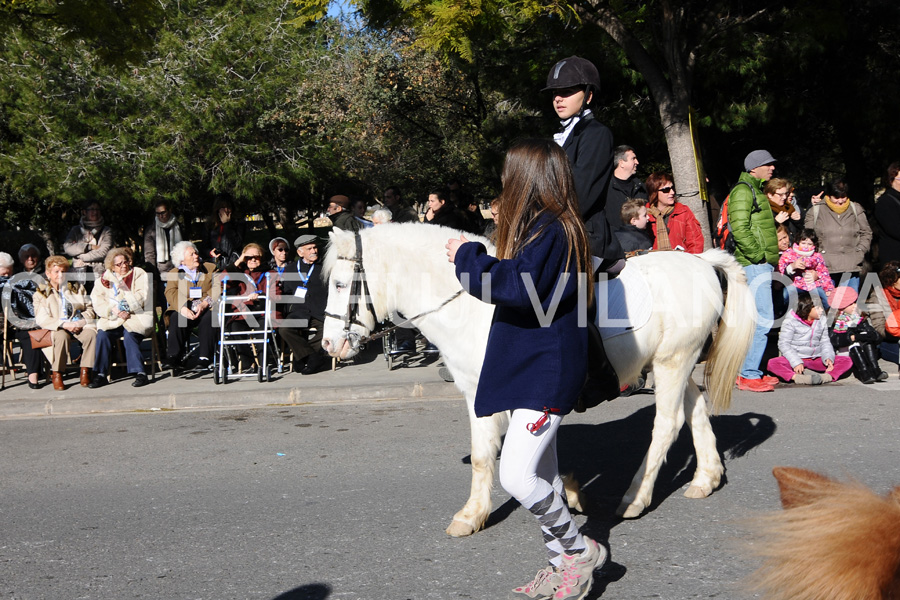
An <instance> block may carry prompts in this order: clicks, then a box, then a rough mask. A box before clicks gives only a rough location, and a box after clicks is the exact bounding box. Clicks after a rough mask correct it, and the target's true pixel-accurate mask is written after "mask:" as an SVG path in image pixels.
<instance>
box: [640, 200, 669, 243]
mask: <svg viewBox="0 0 900 600" xmlns="http://www.w3.org/2000/svg"><path fill="white" fill-rule="evenodd" d="M674 210H675V205H674V204H673V205H672V206H667V207H666V208H664V209H662V210H660V209H659V204H653V205H651V206H650V208H649V209H648V210H647V212H649V213H650V214H651V215H653V216H654V217H656V249H657V250H671V249H672V243H671V242H670V241H669V226H668V225H667V224H666V217H668V216H669V215H670V214H672V211H674Z"/></svg>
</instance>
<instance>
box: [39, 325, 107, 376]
mask: <svg viewBox="0 0 900 600" xmlns="http://www.w3.org/2000/svg"><path fill="white" fill-rule="evenodd" d="M73 337H74V338H75V339H77V340H78V341H79V342H81V347H82V349H83V350H84V352H83V354H82V355H81V361H80V363H79V366H80V367H83V368H85V369H90V368H91V367H93V366H94V354H95V350H94V341H95V340H96V339H97V330H96V329H95V328H93V327H85V328H84V329H82V330H81V333H79V334H77V335H76V334H74V333H71V332H69V331H66V330H65V329H57V330H56V331H54V332H53V335H52V339H53V359H52V360H51V361H50V368H51V369H52V370H54V371H60V372H62V371H65V370H66V365H68V364H69V341H70V340H71V339H72V338H73Z"/></svg>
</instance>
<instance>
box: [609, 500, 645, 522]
mask: <svg viewBox="0 0 900 600" xmlns="http://www.w3.org/2000/svg"><path fill="white" fill-rule="evenodd" d="M642 512H644V507H643V505H641V504H634V503H632V504H620V505H619V508H617V509H616V514H617V515H619V516H620V517H622V518H623V519H637V518H638V517H639V516H641V513H642Z"/></svg>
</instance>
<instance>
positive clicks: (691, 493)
mask: <svg viewBox="0 0 900 600" xmlns="http://www.w3.org/2000/svg"><path fill="white" fill-rule="evenodd" d="M711 493H712V490H711V489H707V488H706V487H704V486H699V485H694V484H691V486H690V487H689V488H688V489H687V490H686V491H685V492H684V497H685V498H706V497H707V496H709V495H710V494H711Z"/></svg>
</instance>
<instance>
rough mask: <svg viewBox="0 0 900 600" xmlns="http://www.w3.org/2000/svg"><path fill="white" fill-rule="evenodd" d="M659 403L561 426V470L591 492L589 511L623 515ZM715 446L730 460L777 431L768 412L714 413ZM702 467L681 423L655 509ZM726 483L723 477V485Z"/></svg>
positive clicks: (658, 487) (606, 516)
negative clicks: (588, 422) (617, 416)
mask: <svg viewBox="0 0 900 600" xmlns="http://www.w3.org/2000/svg"><path fill="white" fill-rule="evenodd" d="M655 413H656V408H655V406H653V405H650V406H645V407H644V408H642V409H640V410H638V411H636V412H635V413H633V414H631V415H630V416H628V417H626V418H624V419H619V420H616V421H610V422H608V423H600V424H597V425H581V424H578V425H566V424H565V422H563V426H562V427H561V428H560V432H559V441H558V452H559V465H560V472H561V473H568V472H572V473H574V475H575V478H576V479H578V481H579V482H580V483H581V485H582V489H583V491H584V492H585V494H586V495H587V497H588V507H587V514H589V515H591V516H596V517H598V518H600V519H601V520H607V521H609V520H612V521H618V517H615V516H614V514H613V513H614V512H615V509H616V507H617V506H618V505H619V501H620V500H621V499H622V496H624V495H625V492H626V491H627V490H628V486H629V485H630V484H631V480H632V478H633V477H634V475H635V473H637V471H638V469H639V468H640V466H641V462H642V460H643V458H644V455H645V454H646V452H647V449H648V448H649V446H650V436H651V432H652V430H653V417H654V415H655ZM710 422H711V424H712V428H713V432H714V433H715V435H716V446H717V447H718V449H719V454H720V455H721V456H722V457H723V458H724V459H726V460H732V459H735V458H740V457H742V456H744V455H745V454H746V453H747V452H748V451H750V450H752V449H753V448H756V447H758V446H760V445H761V444H763V443H764V442H765V441H766V440H767V439H769V438H770V437H771V436H772V434H774V433H775V422H774V421H773V420H772V418H771V417H769V416H768V415H762V414H757V413H744V414H742V415H721V416H717V417H711V418H710ZM696 467H697V460H696V456H695V455H694V445H693V441H692V439H691V434H690V430H689V429H688V428H687V427H682V429H681V431H680V432H679V435H678V439H677V440H676V441H675V443H674V444H672V447H671V448H670V449H669V453H668V456H667V459H666V463H665V464H664V465H663V466H662V468H661V469H660V471H659V477H658V478H657V480H656V485H655V486H654V489H653V501H652V503H651V504H650V506H649V507H648V509H647V511H646V512H651V511H653V510H655V509H656V508H657V507H658V506H659V505H660V504H661V503H662V502H663V501H664V500H665V499H666V498H668V497H669V496H671V495H672V494H673V493H675V492H677V491H679V490H680V489H681V488H682V487H684V486H685V485H687V484H688V483H690V481H691V479H693V476H694V470H695V469H696ZM726 483H727V481H726V480H724V479H723V485H725V484H726Z"/></svg>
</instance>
